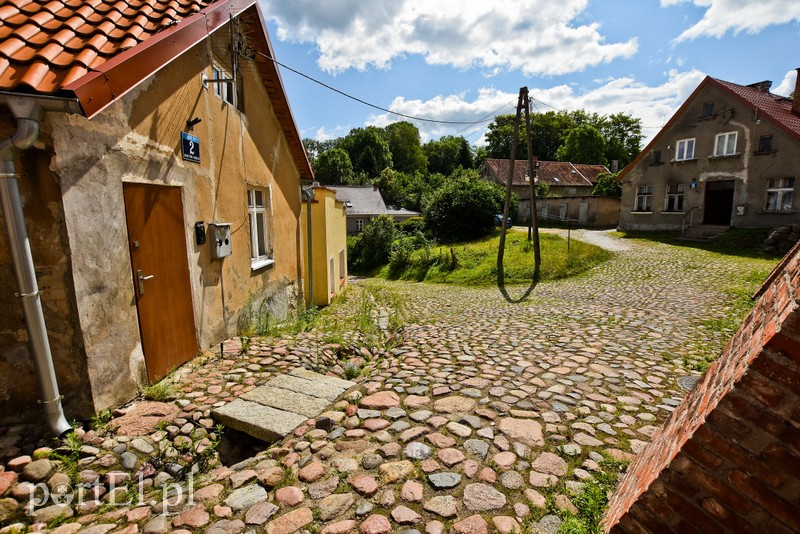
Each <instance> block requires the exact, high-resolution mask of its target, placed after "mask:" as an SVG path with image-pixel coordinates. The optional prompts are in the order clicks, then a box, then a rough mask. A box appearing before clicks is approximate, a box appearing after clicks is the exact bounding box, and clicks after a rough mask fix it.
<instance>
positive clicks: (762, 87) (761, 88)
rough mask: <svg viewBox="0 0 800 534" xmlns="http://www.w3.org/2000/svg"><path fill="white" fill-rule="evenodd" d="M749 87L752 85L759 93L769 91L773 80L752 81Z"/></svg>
mask: <svg viewBox="0 0 800 534" xmlns="http://www.w3.org/2000/svg"><path fill="white" fill-rule="evenodd" d="M747 87H752V88H753V89H755V90H756V91H758V92H759V93H769V89H770V87H772V81H771V80H764V81H763V82H756V83H751V84H750V85H748V86H747Z"/></svg>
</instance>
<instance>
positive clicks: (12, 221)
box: [0, 94, 72, 437]
mask: <svg viewBox="0 0 800 534" xmlns="http://www.w3.org/2000/svg"><path fill="white" fill-rule="evenodd" d="M59 100H60V99H59ZM45 101H47V102H53V101H54V100H50V99H45ZM40 102H41V99H38V98H36V97H33V98H30V97H25V96H19V95H6V94H0V103H4V104H5V105H6V106H7V107H8V108H9V109H10V110H11V113H12V115H13V116H14V118H15V119H16V122H17V131H16V132H15V133H14V135H12V136H11V137H9V138H7V139H3V140H2V141H0V202H2V206H3V214H4V215H5V222H6V228H7V231H8V244H9V248H10V249H11V256H12V258H13V261H14V270H15V271H16V275H17V283H18V284H19V293H17V296H18V297H19V298H20V301H21V302H22V311H23V313H24V315H25V324H26V325H27V328H28V338H29V340H30V344H31V348H32V350H33V362H34V365H35V367H36V374H37V376H38V379H39V392H40V395H41V400H40V401H39V402H40V403H41V404H42V406H43V410H44V414H45V418H46V420H47V424H48V426H49V427H50V430H51V431H52V433H53V434H55V435H56V436H59V437H61V436H63V435H64V434H66V433H68V432H70V431H71V430H72V427H71V426H70V425H69V423H67V420H66V418H65V417H64V410H63V408H62V406H61V398H62V397H61V395H60V394H59V391H58V382H57V381H56V373H55V369H54V368H53V356H52V354H51V352H50V342H49V340H48V339H47V328H46V326H45V322H44V313H43V312H42V300H41V295H40V294H39V285H38V284H37V282H36V271H35V269H34V265H33V256H32V255H31V246H30V241H29V240H28V232H27V230H26V228H25V217H24V215H23V213H22V201H21V200H20V196H19V186H18V183H17V178H18V177H19V172H18V171H17V168H16V164H15V162H14V160H15V159H16V157H17V155H18V154H19V153H20V152H22V151H24V150H27V149H28V148H30V147H31V146H32V145H33V143H34V142H35V141H36V139H37V138H38V137H39V124H40V122H41V120H42V118H43V117H44V110H43V109H42V106H41V105H40ZM60 102H61V108H62V109H64V110H67V109H69V108H68V107H67V106H66V105H65V104H64V101H63V100H60Z"/></svg>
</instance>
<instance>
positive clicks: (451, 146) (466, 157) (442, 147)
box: [424, 135, 474, 176]
mask: <svg viewBox="0 0 800 534" xmlns="http://www.w3.org/2000/svg"><path fill="white" fill-rule="evenodd" d="M424 149H425V155H426V156H427V157H428V172H429V173H437V172H438V173H439V174H444V175H445V176H449V175H451V174H452V173H453V172H454V171H455V170H456V169H457V168H459V167H463V168H465V169H471V168H473V165H474V163H473V156H472V148H471V147H470V146H469V143H468V142H467V140H466V139H464V138H463V137H457V136H454V135H445V136H443V137H442V138H440V139H437V140H434V141H428V142H427V143H425V147H424Z"/></svg>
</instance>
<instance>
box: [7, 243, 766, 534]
mask: <svg viewBox="0 0 800 534" xmlns="http://www.w3.org/2000/svg"><path fill="white" fill-rule="evenodd" d="M578 236H580V233H579V234H578ZM573 238H576V235H575V234H573ZM584 238H585V239H586V240H587V241H594V242H596V243H598V244H601V245H603V246H607V247H608V248H611V249H613V250H616V255H615V257H614V258H613V259H611V260H610V261H608V262H606V263H605V264H602V265H601V266H599V267H597V268H595V269H594V270H592V271H590V272H588V273H586V274H584V275H582V276H579V277H576V278H571V279H567V280H562V281H556V282H548V283H542V284H540V285H539V286H538V287H537V288H536V289H535V290H534V291H533V293H532V296H531V298H530V299H529V300H527V301H526V302H524V303H522V304H512V303H508V302H506V301H505V300H504V299H503V298H502V296H501V295H500V293H499V291H498V290H497V289H496V288H493V287H492V288H464V287H454V286H441V285H432V284H414V283H406V282H387V281H380V280H374V279H367V280H358V281H356V282H355V283H354V285H353V288H352V289H351V291H353V292H359V291H362V292H363V291H367V290H370V291H373V292H379V293H385V294H388V295H391V297H392V301H394V302H397V303H399V306H398V307H397V309H395V310H388V311H386V310H384V312H385V313H389V314H390V315H392V320H390V321H389V322H390V323H391V322H392V321H394V322H395V323H397V324H399V325H401V326H400V328H399V329H398V330H397V331H396V332H393V333H392V335H391V336H390V339H389V340H388V341H387V342H386V343H385V344H384V345H383V346H381V347H369V346H361V347H359V352H355V353H349V352H348V353H347V355H346V356H345V357H344V358H343V357H342V355H343V351H342V350H341V346H337V344H336V343H334V342H332V341H331V340H330V339H327V338H325V337H324V336H321V335H319V333H318V332H314V331H312V332H308V333H303V334H300V335H298V336H286V337H284V338H282V339H269V338H266V339H256V340H253V341H252V343H250V345H249V346H247V347H246V348H245V349H246V350H245V351H244V353H243V354H240V351H241V344H240V342H239V340H231V341H228V342H227V343H226V344H225V352H226V354H225V357H224V358H223V359H220V358H218V357H207V358H206V359H205V360H202V359H200V360H197V361H195V362H192V363H190V364H187V365H186V366H184V367H183V368H181V369H179V370H178V371H177V372H176V373H175V374H174V375H173V377H172V380H174V381H175V383H176V385H177V387H178V389H179V398H178V399H177V401H175V402H174V403H166V404H158V405H157V407H159V408H158V409H160V410H162V412H158V411H157V410H156V412H157V413H155V415H152V420H151V421H149V422H148V421H147V420H146V419H141V418H139V419H137V420H136V421H135V422H136V423H137V424H140V426H139V427H138V428H137V427H136V426H135V425H132V424H131V425H127V426H126V420H125V419H126V418H130V419H134V417H133V413H129V414H128V415H121V413H120V416H119V417H116V418H115V419H113V420H112V421H111V422H110V424H108V426H107V428H106V429H105V430H99V431H95V430H89V431H86V432H83V431H78V432H77V433H76V436H77V437H79V438H80V440H79V441H80V442H79V443H78V444H77V447H78V452H76V453H75V454H76V456H77V457H79V459H78V460H77V464H78V465H77V466H76V467H75V468H74V469H73V471H74V472H73V475H72V476H73V477H74V478H72V479H70V478H64V477H65V475H64V472H65V471H66V470H65V469H64V465H63V464H64V462H63V461H60V460H57V459H55V457H54V456H53V455H50V456H49V457H48V453H49V451H48V449H41V448H40V449H38V450H36V451H34V448H35V446H34V445H32V444H28V443H27V442H26V440H25V435H26V432H27V429H26V427H24V426H17V427H11V428H7V429H4V430H1V431H0V458H4V459H3V462H4V468H5V471H3V470H0V518H3V517H5V518H6V520H7V523H8V522H10V521H11V520H12V519H13V520H19V518H20V517H25V516H22V515H21V513H22V511H23V509H24V506H25V504H26V503H27V502H28V501H27V499H28V496H29V495H30V490H31V488H33V485H34V484H37V483H46V484H47V486H48V487H49V489H50V491H55V488H57V486H58V484H59V483H61V484H62V485H69V486H70V488H71V489H72V485H74V484H75V483H77V482H83V483H89V484H91V483H94V482H98V481H99V484H95V485H94V486H93V489H92V490H91V491H93V492H94V493H93V494H92V495H91V498H89V499H82V501H83V502H81V503H79V504H76V502H73V503H72V504H51V503H47V504H48V505H45V506H41V507H38V508H36V511H34V512H33V516H31V517H28V518H27V519H26V521H27V522H28V523H30V522H31V521H34V522H38V523H39V524H40V526H42V528H45V527H46V526H48V525H49V526H50V527H53V528H51V531H52V532H58V533H60V534H63V533H69V532H77V531H79V530H80V529H81V528H83V530H81V532H91V533H105V532H126V533H135V532H146V533H155V532H168V531H172V532H184V531H188V532H192V531H194V532H200V531H204V532H214V533H221V532H226V533H235V532H245V531H247V530H250V529H253V530H254V531H259V532H262V531H266V532H269V533H289V532H296V531H297V532H303V531H308V532H322V533H328V534H333V533H346V532H356V531H360V532H363V533H366V534H368V533H372V534H375V533H383V532H385V533H389V532H409V533H413V532H428V533H437V532H459V533H480V532H495V531H497V532H515V531H518V532H520V531H522V530H521V529H522V528H523V525H525V528H526V529H529V531H530V532H536V531H537V530H535V529H538V530H540V531H542V532H555V531H557V529H558V527H559V525H560V524H561V519H560V518H559V516H558V515H557V513H556V511H557V510H573V511H574V503H573V499H574V496H575V495H576V494H578V493H580V491H581V488H582V487H583V485H584V484H586V483H587V481H588V480H590V479H592V477H593V475H594V474H595V473H596V472H598V471H599V470H602V469H605V466H606V465H607V464H606V463H605V462H606V459H607V458H611V459H615V460H617V461H622V462H624V461H627V460H629V459H631V458H632V457H633V456H634V455H635V454H636V453H638V452H639V451H640V450H641V449H642V448H643V447H644V446H645V445H646V443H647V442H648V440H649V438H650V436H652V435H653V433H654V432H655V431H656V429H657V428H658V426H659V425H660V424H661V423H663V422H664V420H665V419H666V418H667V417H668V416H669V414H670V413H671V411H672V410H673V409H674V408H675V407H676V406H677V405H678V404H679V403H680V401H681V398H682V396H683V395H684V394H685V390H684V389H682V388H681V387H680V386H679V384H678V380H679V379H680V378H681V377H686V376H690V375H692V374H695V375H696V374H698V373H697V372H696V371H693V370H692V369H693V368H694V366H695V365H696V364H697V358H698V356H697V355H698V351H701V350H704V351H715V352H718V351H719V350H721V348H722V347H723V345H724V343H725V341H726V337H727V334H726V333H725V332H723V331H720V330H715V329H713V328H709V327H707V326H704V325H707V324H708V321H709V320H714V319H722V318H724V317H725V316H726V314H727V313H728V312H729V310H730V308H731V306H732V302H733V299H734V296H733V291H734V288H737V287H741V285H742V284H743V283H744V282H743V280H749V282H748V283H749V284H751V285H752V287H753V289H755V288H756V287H757V285H758V277H762V278H763V277H764V276H766V274H767V273H768V272H769V269H770V268H771V266H772V265H774V264H775V263H777V260H774V261H768V260H759V259H747V258H741V257H736V256H725V255H722V254H716V253H710V252H707V251H704V250H701V249H697V248H689V247H675V246H670V245H665V244H660V243H653V242H644V241H631V240H626V241H624V242H623V241H622V240H619V239H616V238H614V237H611V236H609V234H607V233H605V234H602V235H596V234H592V235H591V236H589V237H584ZM509 291H510V293H511V294H512V296H514V295H516V294H521V293H522V291H524V288H510V290H509ZM338 305H339V304H337V306H338ZM330 311H331V312H334V311H337V310H330ZM338 313H342V314H348V313H353V310H348V309H347V308H345V307H343V308H342V309H339V310H338ZM329 317H331V318H332V317H335V313H331V315H330V316H329ZM384 319H385V317H384ZM384 322H385V321H384ZM321 328H322V330H324V329H325V324H322V325H321ZM345 338H347V339H353V338H352V337H348V336H345ZM347 360H349V361H350V362H351V363H355V364H361V363H363V364H365V366H364V368H363V371H362V372H361V373H360V375H359V376H357V377H356V378H353V376H348V377H347V378H348V379H351V380H355V381H356V382H358V384H359V385H358V386H357V388H355V389H354V390H351V391H350V392H349V393H346V394H345V395H344V396H343V398H341V399H340V400H339V401H338V402H337V403H335V404H334V406H333V407H332V408H331V410H330V411H328V412H325V413H323V414H322V416H321V417H320V418H318V419H317V420H311V421H309V422H308V423H306V424H305V425H302V426H300V427H299V428H297V429H296V430H295V432H294V434H293V435H292V436H290V437H288V438H286V439H284V440H283V441H282V442H279V443H276V444H274V445H273V446H271V447H270V448H268V449H265V450H261V451H259V452H257V453H255V454H254V455H252V456H250V457H247V458H245V459H244V460H241V459H239V460H240V461H237V462H236V463H234V464H233V465H227V466H223V465H213V464H212V465H211V467H210V468H209V469H208V470H207V471H206V472H198V473H196V474H194V475H193V477H192V480H193V483H194V488H193V491H194V493H193V495H192V496H191V499H189V498H188V491H186V490H188V488H185V487H184V490H183V491H182V494H181V495H177V496H174V498H173V499H172V501H169V499H167V501H163V500H162V497H163V494H162V493H158V489H159V488H161V487H162V486H163V485H164V484H165V483H169V482H172V481H174V480H176V479H180V480H183V481H185V480H187V479H186V477H185V476H184V475H185V474H186V473H185V472H184V473H181V472H180V466H181V461H182V460H185V459H186V458H187V456H188V455H187V454H186V452H185V451H186V446H191V445H192V443H193V442H194V443H195V446H196V445H198V444H199V445H200V446H201V448H202V447H204V446H208V445H210V444H211V443H213V441H214V439H215V438H216V429H215V426H214V422H213V420H212V419H211V418H210V412H211V410H212V408H213V407H215V406H220V405H222V404H223V403H225V402H228V401H230V400H232V399H234V398H235V397H237V396H239V395H241V394H243V393H244V392H247V391H250V390H252V389H253V388H254V387H256V386H258V385H262V384H264V383H265V382H267V381H268V380H269V379H270V378H271V377H274V376H275V375H276V374H278V373H282V372H287V371H289V370H291V369H292V368H294V367H298V366H303V367H306V368H308V369H311V370H317V371H321V372H324V371H326V370H328V371H332V372H334V373H336V374H338V375H340V376H344V374H345V373H346V372H345V369H348V371H349V370H350V369H351V368H350V367H348V366H347V365H345V362H346V361H347ZM143 413H144V412H143ZM158 419H162V420H164V421H166V422H164V423H160V424H157V423H156V421H157V420H158ZM113 429H117V430H113ZM182 442H183V443H184V445H181V443H182ZM187 443H188V445H186V444H187ZM41 445H42V443H39V444H36V446H41ZM156 456H158V457H159V459H158V461H154V460H153V458H154V457H156ZM229 463H230V462H229ZM59 464H61V465H62V468H61V472H57V468H58V465H59ZM184 465H185V461H184ZM195 465H200V464H199V463H196V464H195ZM176 466H177V467H176ZM195 469H197V468H195ZM187 470H188V469H187ZM137 475H138V477H137ZM67 476H69V475H67ZM54 479H55V480H54ZM137 479H142V480H144V483H143V487H144V491H143V496H144V500H143V502H141V503H138V504H129V505H126V506H113V503H111V502H110V501H111V500H112V498H115V499H116V500H117V502H119V499H120V496H121V493H123V494H125V495H128V496H130V493H131V492H130V491H129V490H128V489H125V490H124V491H122V492H120V489H119V488H120V487H125V486H126V485H129V484H131V483H132V482H135V481H136V480H137ZM183 483H184V484H185V482H183ZM115 488H116V489H115ZM76 495H77V493H76ZM164 512H170V513H169V514H167V513H164ZM59 516H61V519H59V520H57V521H56V519H57V518H59ZM64 520H66V521H69V522H64V523H63V524H60V526H58V523H62V521H64ZM18 526H19V525H18ZM4 532H11V530H10V528H8V527H7V528H6V529H2V530H0V533H4Z"/></svg>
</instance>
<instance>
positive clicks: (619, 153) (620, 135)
mask: <svg viewBox="0 0 800 534" xmlns="http://www.w3.org/2000/svg"><path fill="white" fill-rule="evenodd" d="M599 130H600V134H601V135H602V136H603V139H605V142H606V148H605V157H606V161H607V162H608V163H609V164H611V162H612V161H614V160H617V161H619V168H620V169H622V168H623V167H625V166H626V165H627V164H628V163H630V162H631V161H633V160H634V159H635V158H636V156H637V155H638V154H639V151H640V150H641V147H642V121H641V119H637V118H635V117H633V116H631V115H628V114H627V113H614V114H612V115H609V116H608V117H606V118H605V120H604V121H603V123H602V124H601V125H600V127H599Z"/></svg>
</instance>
